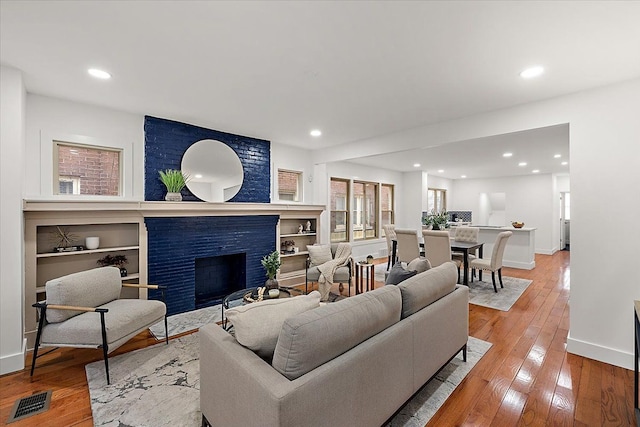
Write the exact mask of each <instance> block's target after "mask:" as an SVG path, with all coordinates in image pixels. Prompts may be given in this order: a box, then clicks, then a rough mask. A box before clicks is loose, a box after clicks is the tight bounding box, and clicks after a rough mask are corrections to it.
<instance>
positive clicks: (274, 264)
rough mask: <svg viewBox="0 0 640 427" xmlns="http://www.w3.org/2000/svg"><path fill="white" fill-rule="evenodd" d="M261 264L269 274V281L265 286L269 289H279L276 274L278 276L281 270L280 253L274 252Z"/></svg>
mask: <svg viewBox="0 0 640 427" xmlns="http://www.w3.org/2000/svg"><path fill="white" fill-rule="evenodd" d="M260 262H261V263H262V266H263V267H264V269H265V270H266V272H267V281H266V282H265V284H264V286H265V287H266V288H267V289H278V281H277V280H276V274H278V269H280V264H281V262H280V254H279V253H278V251H273V252H271V253H270V254H269V255H265V256H264V257H263V258H262V261H260Z"/></svg>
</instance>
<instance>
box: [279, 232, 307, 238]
mask: <svg viewBox="0 0 640 427" xmlns="http://www.w3.org/2000/svg"><path fill="white" fill-rule="evenodd" d="M315 235H316V232H315V231H314V232H311V233H293V234H281V235H280V237H281V238H282V237H304V236H315Z"/></svg>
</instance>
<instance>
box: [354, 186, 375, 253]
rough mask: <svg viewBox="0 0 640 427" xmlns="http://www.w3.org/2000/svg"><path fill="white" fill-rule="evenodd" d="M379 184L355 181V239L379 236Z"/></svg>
mask: <svg viewBox="0 0 640 427" xmlns="http://www.w3.org/2000/svg"><path fill="white" fill-rule="evenodd" d="M377 212H378V184H374V183H372V182H359V181H354V182H353V205H352V215H353V216H352V218H353V239H354V240H361V239H372V238H375V237H377V236H378V227H377V221H376V219H377Z"/></svg>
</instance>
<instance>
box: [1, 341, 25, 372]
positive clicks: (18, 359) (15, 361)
mask: <svg viewBox="0 0 640 427" xmlns="http://www.w3.org/2000/svg"><path fill="white" fill-rule="evenodd" d="M26 351H27V340H26V339H23V340H22V351H21V352H20V353H15V354H9V355H7V356H2V357H0V375H4V374H9V373H11V372H16V371H21V370H23V369H24V359H25V354H26Z"/></svg>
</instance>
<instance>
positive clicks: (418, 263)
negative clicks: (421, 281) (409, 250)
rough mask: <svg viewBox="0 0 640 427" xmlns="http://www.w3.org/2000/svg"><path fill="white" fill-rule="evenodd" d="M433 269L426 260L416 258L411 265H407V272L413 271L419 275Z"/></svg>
mask: <svg viewBox="0 0 640 427" xmlns="http://www.w3.org/2000/svg"><path fill="white" fill-rule="evenodd" d="M430 268H431V263H430V262H429V260H428V259H426V258H420V257H418V258H415V259H413V260H412V261H411V262H410V263H409V265H407V270H413V271H415V272H417V273H424V272H425V271H427V270H429V269H430Z"/></svg>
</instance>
